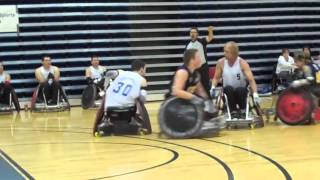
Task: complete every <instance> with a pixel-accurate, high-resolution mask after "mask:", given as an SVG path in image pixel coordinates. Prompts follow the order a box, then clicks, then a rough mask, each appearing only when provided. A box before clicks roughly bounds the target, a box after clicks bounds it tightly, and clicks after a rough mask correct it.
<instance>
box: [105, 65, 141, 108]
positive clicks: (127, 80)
mask: <svg viewBox="0 0 320 180" xmlns="http://www.w3.org/2000/svg"><path fill="white" fill-rule="evenodd" d="M143 80H144V78H143V77H142V76H141V75H139V74H138V73H136V72H131V71H123V72H121V73H120V74H119V76H118V77H117V78H116V79H115V80H114V81H113V82H112V84H111V85H110V86H109V88H108V90H107V93H106V102H105V103H106V106H105V108H107V107H123V106H134V104H135V100H136V98H138V97H139V95H140V90H141V85H142V82H143Z"/></svg>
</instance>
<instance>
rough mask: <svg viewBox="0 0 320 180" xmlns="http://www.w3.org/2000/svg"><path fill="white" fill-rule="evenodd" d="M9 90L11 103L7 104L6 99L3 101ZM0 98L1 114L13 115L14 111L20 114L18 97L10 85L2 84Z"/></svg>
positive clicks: (0, 85)
mask: <svg viewBox="0 0 320 180" xmlns="http://www.w3.org/2000/svg"><path fill="white" fill-rule="evenodd" d="M7 90H8V91H10V92H9V97H8V100H9V102H6V100H5V98H3V99H2V96H4V95H6V93H5V91H7ZM0 97H1V101H0V114H11V113H12V112H13V111H14V110H16V111H17V112H20V104H19V100H18V96H17V95H16V92H15V90H14V89H13V88H12V87H11V86H10V84H9V83H5V84H0Z"/></svg>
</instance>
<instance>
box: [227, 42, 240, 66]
mask: <svg viewBox="0 0 320 180" xmlns="http://www.w3.org/2000/svg"><path fill="white" fill-rule="evenodd" d="M238 56H239V47H238V44H237V43H236V42H234V41H229V42H227V43H226V44H225V46H224V57H225V58H227V60H231V61H235V60H236V59H237V57H238Z"/></svg>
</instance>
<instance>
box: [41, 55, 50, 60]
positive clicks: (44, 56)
mask: <svg viewBox="0 0 320 180" xmlns="http://www.w3.org/2000/svg"><path fill="white" fill-rule="evenodd" d="M46 57H49V58H51V57H50V56H49V55H48V54H45V55H43V56H42V58H41V61H44V58H46Z"/></svg>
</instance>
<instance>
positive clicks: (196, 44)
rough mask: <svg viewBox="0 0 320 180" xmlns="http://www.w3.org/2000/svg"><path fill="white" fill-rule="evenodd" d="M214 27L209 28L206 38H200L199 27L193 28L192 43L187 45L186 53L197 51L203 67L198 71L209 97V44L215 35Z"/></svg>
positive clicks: (191, 32)
mask: <svg viewBox="0 0 320 180" xmlns="http://www.w3.org/2000/svg"><path fill="white" fill-rule="evenodd" d="M213 31H214V28H213V26H209V27H208V36H207V37H204V38H199V30H198V28H197V27H192V28H191V30H190V38H191V41H190V42H188V44H187V45H186V48H185V51H186V50H188V49H197V50H198V52H199V54H200V58H201V66H200V68H199V69H198V70H197V71H198V72H199V73H200V76H201V84H202V86H203V87H204V89H205V91H206V93H207V95H208V96H209V97H210V78H209V66H208V56H207V44H209V43H211V42H212V40H213V38H214V35H213Z"/></svg>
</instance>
